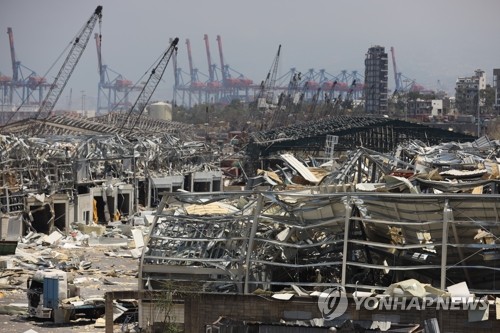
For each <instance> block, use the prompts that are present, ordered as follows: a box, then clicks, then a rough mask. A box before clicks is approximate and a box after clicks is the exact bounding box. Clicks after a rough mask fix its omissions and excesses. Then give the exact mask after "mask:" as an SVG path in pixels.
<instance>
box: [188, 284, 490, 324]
mask: <svg viewBox="0 0 500 333" xmlns="http://www.w3.org/2000/svg"><path fill="white" fill-rule="evenodd" d="M220 316H224V317H227V318H230V319H234V320H247V321H251V322H256V321H258V322H263V323H279V321H280V320H281V319H286V320H287V321H288V320H290V321H291V320H294V318H293V317H294V316H295V317H296V318H295V319H297V317H299V316H300V317H302V318H304V316H310V317H311V318H321V313H320V312H319V310H318V305H317V298H312V297H293V298H292V299H291V300H289V301H279V300H275V299H272V298H271V297H270V296H257V295H247V296H244V295H227V294H210V295H208V294H202V295H195V296H192V297H191V298H189V299H186V301H185V314H184V317H185V318H189V320H186V322H185V323H184V327H185V332H186V333H202V332H203V333H204V332H205V326H206V325H207V324H211V323H214V322H215V321H216V320H217V319H218V318H219V317H220ZM495 317H496V314H495V307H494V306H490V313H489V320H487V321H482V322H469V321H468V312H467V311H462V310H454V311H451V310H436V309H435V308H426V309H425V310H422V311H411V310H409V311H385V310H384V311H379V310H373V311H369V310H360V311H357V310H356V307H355V303H354V301H353V300H352V299H351V300H349V307H348V309H347V312H346V314H344V315H343V316H342V317H341V319H351V320H369V321H371V320H384V319H386V320H394V321H396V320H397V321H399V322H400V323H414V324H421V325H422V326H421V327H423V323H424V320H426V319H431V318H437V319H438V322H439V325H440V329H441V332H455V333H459V332H471V331H477V332H484V331H491V332H498V331H499V330H500V320H495Z"/></svg>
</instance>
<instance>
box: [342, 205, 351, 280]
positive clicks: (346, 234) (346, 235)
mask: <svg viewBox="0 0 500 333" xmlns="http://www.w3.org/2000/svg"><path fill="white" fill-rule="evenodd" d="M344 205H345V226H344V249H343V250H342V280H341V282H340V283H341V285H342V287H344V288H345V285H346V282H347V281H346V277H347V251H348V249H349V247H348V245H349V222H350V219H351V210H352V206H351V197H350V196H348V197H347V198H346V201H345V203H344Z"/></svg>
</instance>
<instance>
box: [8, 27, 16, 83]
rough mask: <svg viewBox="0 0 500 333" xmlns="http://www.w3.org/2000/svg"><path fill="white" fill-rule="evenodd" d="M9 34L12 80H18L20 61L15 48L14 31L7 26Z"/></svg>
mask: <svg viewBox="0 0 500 333" xmlns="http://www.w3.org/2000/svg"><path fill="white" fill-rule="evenodd" d="M7 34H8V35H9V44H10V58H11V60H12V81H14V82H17V80H18V68H19V62H18V61H16V51H15V48H14V33H13V32H12V28H10V27H9V28H7Z"/></svg>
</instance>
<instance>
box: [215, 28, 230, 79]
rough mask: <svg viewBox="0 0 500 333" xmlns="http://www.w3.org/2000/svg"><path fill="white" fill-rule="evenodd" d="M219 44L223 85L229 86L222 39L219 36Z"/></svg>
mask: <svg viewBox="0 0 500 333" xmlns="http://www.w3.org/2000/svg"><path fill="white" fill-rule="evenodd" d="M217 44H218V46H219V57H220V70H221V74H222V83H223V84H227V79H228V75H227V70H226V65H225V64H224V54H223V53H222V38H221V37H220V35H217Z"/></svg>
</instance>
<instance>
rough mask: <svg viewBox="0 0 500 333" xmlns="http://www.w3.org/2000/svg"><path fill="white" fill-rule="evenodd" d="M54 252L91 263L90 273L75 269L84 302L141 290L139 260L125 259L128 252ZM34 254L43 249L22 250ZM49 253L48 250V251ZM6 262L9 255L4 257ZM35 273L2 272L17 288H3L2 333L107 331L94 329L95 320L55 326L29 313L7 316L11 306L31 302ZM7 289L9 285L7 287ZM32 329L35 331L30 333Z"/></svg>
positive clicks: (0, 293)
mask: <svg viewBox="0 0 500 333" xmlns="http://www.w3.org/2000/svg"><path fill="white" fill-rule="evenodd" d="M51 250H53V251H56V252H57V253H61V254H62V256H63V257H64V256H67V258H71V257H79V258H81V259H83V260H85V261H88V262H91V267H90V268H88V269H86V270H82V269H79V270H74V271H73V274H74V278H75V279H76V278H79V280H80V281H82V282H79V283H76V285H77V287H79V288H80V296H81V297H82V298H83V299H86V298H90V297H102V298H104V293H105V292H106V291H117V290H137V271H138V265H139V259H134V258H132V257H123V256H122V255H123V254H125V253H127V251H126V250H124V249H120V248H118V247H116V246H115V247H109V246H89V247H85V248H72V249H64V248H57V247H53V248H51ZM22 251H24V252H28V253H30V254H33V255H39V253H40V249H39V248H38V249H24V248H23V249H22ZM44 253H46V251H44ZM106 253H108V254H109V253H115V254H117V255H118V256H108V255H106ZM0 259H2V260H5V259H6V257H5V256H0ZM33 273H34V270H32V269H27V268H26V267H23V268H22V269H15V270H9V269H1V270H0V278H1V277H5V276H11V277H12V278H14V279H15V280H16V283H18V284H16V285H11V286H9V287H8V288H3V289H2V287H0V309H1V310H0V332H2V333H3V332H9V333H18V332H19V333H24V332H26V331H28V332H29V333H34V332H38V333H51V332H54V333H56V332H61V333H62V332H104V331H105V329H104V328H97V327H94V324H95V320H94V319H83V318H80V319H78V320H76V321H71V322H70V323H69V324H54V323H53V322H51V321H42V320H36V319H33V318H28V316H27V315H26V313H23V312H21V313H9V314H5V312H12V310H10V311H6V309H11V308H9V307H8V306H9V305H11V304H13V303H14V304H19V305H20V304H25V305H27V303H28V299H27V294H26V283H27V279H28V278H29V277H30V276H31V275H32V274H33ZM3 287H5V286H3ZM121 326H122V325H121V324H115V326H114V331H115V332H122V330H121ZM30 330H32V331H30Z"/></svg>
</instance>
